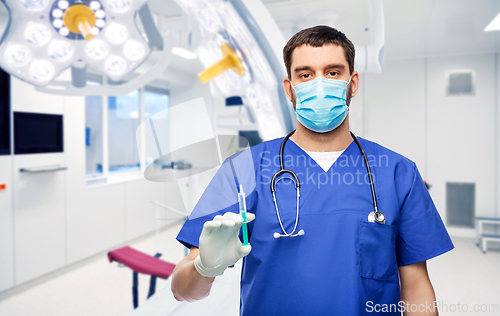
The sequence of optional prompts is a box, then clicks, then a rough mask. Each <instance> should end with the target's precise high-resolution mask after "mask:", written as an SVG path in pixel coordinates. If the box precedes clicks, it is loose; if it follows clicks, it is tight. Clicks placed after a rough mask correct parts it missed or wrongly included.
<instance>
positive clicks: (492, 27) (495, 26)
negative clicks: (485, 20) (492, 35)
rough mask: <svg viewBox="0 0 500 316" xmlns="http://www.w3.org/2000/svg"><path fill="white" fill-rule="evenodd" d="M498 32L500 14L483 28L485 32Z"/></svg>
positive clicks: (499, 28)
mask: <svg viewBox="0 0 500 316" xmlns="http://www.w3.org/2000/svg"><path fill="white" fill-rule="evenodd" d="M499 30H500V13H498V14H497V16H496V17H495V18H494V19H493V20H492V21H491V22H490V24H488V25H487V26H486V27H485V28H484V31H485V32H492V31H499Z"/></svg>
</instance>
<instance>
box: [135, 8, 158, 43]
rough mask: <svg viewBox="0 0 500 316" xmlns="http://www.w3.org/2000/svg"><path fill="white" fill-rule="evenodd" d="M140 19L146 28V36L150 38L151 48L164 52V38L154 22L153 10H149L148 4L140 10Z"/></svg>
mask: <svg viewBox="0 0 500 316" xmlns="http://www.w3.org/2000/svg"><path fill="white" fill-rule="evenodd" d="M139 18H140V19H141V22H142V26H143V27H144V32H146V36H147V37H148V43H149V47H151V49H152V50H163V38H162V37H161V35H160V32H159V31H158V28H157V27H156V25H155V23H154V21H153V16H152V15H151V10H149V6H148V5H147V4H145V5H144V6H142V7H141V8H140V9H139Z"/></svg>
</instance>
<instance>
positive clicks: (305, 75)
mask: <svg viewBox="0 0 500 316" xmlns="http://www.w3.org/2000/svg"><path fill="white" fill-rule="evenodd" d="M300 77H301V78H303V79H309V78H311V75H310V74H303V75H300Z"/></svg>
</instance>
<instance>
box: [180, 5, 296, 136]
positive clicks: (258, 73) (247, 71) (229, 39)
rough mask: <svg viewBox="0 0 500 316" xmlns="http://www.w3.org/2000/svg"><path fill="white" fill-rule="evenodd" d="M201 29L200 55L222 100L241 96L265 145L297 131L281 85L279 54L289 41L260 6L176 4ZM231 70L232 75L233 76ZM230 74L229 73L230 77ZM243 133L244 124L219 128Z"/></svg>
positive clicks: (205, 75)
mask: <svg viewBox="0 0 500 316" xmlns="http://www.w3.org/2000/svg"><path fill="white" fill-rule="evenodd" d="M175 2H177V4H179V6H181V7H182V9H183V10H184V11H185V12H186V13H187V14H188V15H189V16H190V17H192V18H193V19H195V20H196V21H197V22H198V24H199V25H200V28H201V31H202V35H203V39H202V42H201V43H200V45H199V46H198V48H197V49H196V53H197V55H198V58H199V59H200V61H201V63H202V64H203V66H204V67H205V68H206V71H205V72H203V73H202V74H200V76H199V77H200V79H201V81H202V82H207V81H209V80H210V82H211V83H213V85H214V86H215V87H216V88H217V89H216V90H217V91H218V93H220V94H221V95H222V96H223V97H225V98H228V97H232V96H241V97H242V99H243V103H244V106H245V107H246V108H247V110H248V112H249V115H248V119H249V121H250V123H251V124H253V126H254V129H257V130H258V131H259V134H260V136H261V138H262V139H263V140H270V139H273V138H277V137H281V136H284V135H286V134H287V132H289V131H291V130H292V129H293V128H294V120H292V112H293V108H292V106H291V104H290V103H289V101H288V99H287V97H286V95H285V94H284V91H283V89H282V88H281V81H282V80H283V78H284V77H285V76H286V71H285V68H284V65H283V60H282V56H281V49H282V47H283V46H284V44H285V39H284V38H283V35H282V34H281V31H280V30H279V28H278V26H277V25H276V23H275V21H274V19H273V18H272V17H271V15H270V14H269V12H268V11H267V9H266V8H265V6H264V5H263V4H262V2H261V1H260V0H227V1H222V0H175ZM229 69H232V70H229ZM226 70H229V71H226ZM219 126H220V127H224V128H229V129H234V130H240V129H241V127H242V126H241V123H240V122H238V123H236V120H235V124H233V125H225V126H222V125H219ZM247 127H248V128H250V126H247Z"/></svg>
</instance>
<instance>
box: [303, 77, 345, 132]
mask: <svg viewBox="0 0 500 316" xmlns="http://www.w3.org/2000/svg"><path fill="white" fill-rule="evenodd" d="M350 82H351V79H350V78H349V82H345V81H342V80H335V79H327V78H324V77H319V78H316V79H314V80H312V81H308V82H304V83H301V84H298V85H296V86H295V87H293V89H294V90H295V95H296V96H297V104H296V114H297V119H298V120H299V122H300V123H301V124H302V125H304V126H305V127H306V128H308V129H310V130H311V131H314V132H318V133H326V132H329V131H332V130H334V129H336V128H337V127H339V126H340V124H342V122H344V120H345V118H346V117H347V113H348V111H349V107H348V106H347V103H346V100H347V86H348V85H349V83H350Z"/></svg>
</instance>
